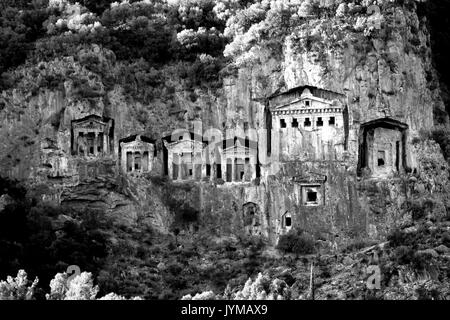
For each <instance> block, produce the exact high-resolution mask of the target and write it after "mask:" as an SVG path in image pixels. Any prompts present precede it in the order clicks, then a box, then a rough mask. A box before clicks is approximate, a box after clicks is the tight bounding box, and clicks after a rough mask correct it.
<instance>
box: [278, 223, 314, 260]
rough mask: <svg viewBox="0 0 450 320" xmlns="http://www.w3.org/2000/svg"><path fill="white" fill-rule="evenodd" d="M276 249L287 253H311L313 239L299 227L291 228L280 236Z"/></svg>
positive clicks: (312, 250) (312, 251)
mask: <svg viewBox="0 0 450 320" xmlns="http://www.w3.org/2000/svg"><path fill="white" fill-rule="evenodd" d="M277 249H278V250H281V251H284V252H287V253H295V254H311V253H314V251H315V241H314V239H313V238H312V237H311V236H310V235H308V234H306V233H305V232H304V231H303V230H301V229H298V230H291V231H289V233H287V234H285V235H282V236H281V237H280V240H279V241H278V245H277Z"/></svg>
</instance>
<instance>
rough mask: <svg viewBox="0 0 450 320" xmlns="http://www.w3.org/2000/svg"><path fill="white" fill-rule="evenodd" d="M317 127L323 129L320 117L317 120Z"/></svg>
mask: <svg viewBox="0 0 450 320" xmlns="http://www.w3.org/2000/svg"><path fill="white" fill-rule="evenodd" d="M317 126H318V127H323V120H322V117H319V118H317Z"/></svg>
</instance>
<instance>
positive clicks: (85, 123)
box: [73, 117, 106, 128]
mask: <svg viewBox="0 0 450 320" xmlns="http://www.w3.org/2000/svg"><path fill="white" fill-rule="evenodd" d="M73 126H74V127H78V128H87V127H97V128H98V127H105V126H106V123H105V122H103V121H101V120H99V119H98V118H96V117H89V118H86V119H83V120H78V121H76V122H74V123H73Z"/></svg>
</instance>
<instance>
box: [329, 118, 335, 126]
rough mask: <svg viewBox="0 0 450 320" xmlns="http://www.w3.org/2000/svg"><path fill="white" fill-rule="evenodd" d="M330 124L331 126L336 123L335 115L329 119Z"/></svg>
mask: <svg viewBox="0 0 450 320" xmlns="http://www.w3.org/2000/svg"><path fill="white" fill-rule="evenodd" d="M328 124H329V125H330V126H334V125H336V118H335V117H330V120H329V121H328Z"/></svg>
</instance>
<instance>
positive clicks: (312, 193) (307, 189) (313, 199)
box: [302, 185, 323, 207]
mask: <svg viewBox="0 0 450 320" xmlns="http://www.w3.org/2000/svg"><path fill="white" fill-rule="evenodd" d="M322 199H323V195H322V188H321V186H320V185H303V186H302V204H303V205H304V206H311V207H312V206H320V205H322Z"/></svg>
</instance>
